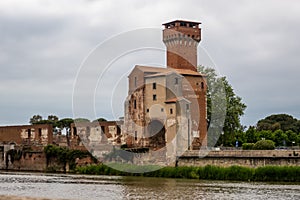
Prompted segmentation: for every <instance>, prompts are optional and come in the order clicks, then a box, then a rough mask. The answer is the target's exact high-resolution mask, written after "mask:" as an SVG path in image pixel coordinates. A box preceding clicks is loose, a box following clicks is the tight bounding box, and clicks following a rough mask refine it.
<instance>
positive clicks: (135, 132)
mask: <svg viewBox="0 0 300 200" xmlns="http://www.w3.org/2000/svg"><path fill="white" fill-rule="evenodd" d="M134 140H135V141H137V131H134Z"/></svg>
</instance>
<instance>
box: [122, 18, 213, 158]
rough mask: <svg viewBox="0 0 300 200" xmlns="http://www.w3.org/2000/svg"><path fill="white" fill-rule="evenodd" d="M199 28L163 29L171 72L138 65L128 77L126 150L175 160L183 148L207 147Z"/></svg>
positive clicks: (177, 25) (181, 24)
mask: <svg viewBox="0 0 300 200" xmlns="http://www.w3.org/2000/svg"><path fill="white" fill-rule="evenodd" d="M200 24H201V23H199V22H191V21H184V20H175V21H171V22H168V23H165V24H163V25H164V29H163V42H164V43H165V45H166V47H167V51H166V52H167V53H166V64H167V67H166V68H159V67H152V66H140V65H136V66H135V67H134V69H133V70H132V71H131V73H130V74H129V76H128V79H129V91H128V97H127V99H126V102H125V119H124V128H125V129H124V140H125V141H126V144H127V146H128V147H131V148H140V147H142V148H149V149H150V150H152V151H159V150H161V149H166V151H167V155H169V156H172V155H175V154H176V155H178V152H179V151H180V152H181V150H178V149H180V148H179V146H184V148H183V151H185V150H188V149H199V148H200V147H205V146H207V140H206V138H207V121H206V117H207V116H206V90H207V87H206V76H205V75H203V74H200V73H199V72H197V46H198V44H199V42H200V41H201V29H200V28H199V25H200ZM179 135H180V136H179ZM178 136H179V137H178ZM182 144H184V145H182ZM164 147H166V148H164Z"/></svg>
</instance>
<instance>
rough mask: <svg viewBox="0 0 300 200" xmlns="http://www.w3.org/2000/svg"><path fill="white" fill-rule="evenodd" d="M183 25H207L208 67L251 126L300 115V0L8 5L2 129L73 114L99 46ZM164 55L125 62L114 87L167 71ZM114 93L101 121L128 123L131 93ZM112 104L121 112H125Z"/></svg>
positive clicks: (2, 50) (9, 0)
mask: <svg viewBox="0 0 300 200" xmlns="http://www.w3.org/2000/svg"><path fill="white" fill-rule="evenodd" d="M174 19H187V20H193V21H201V22H202V41H201V44H200V46H199V49H202V50H204V51H202V50H201V51H199V54H201V55H199V57H200V59H199V61H198V63H199V64H207V62H206V61H205V60H204V59H203V60H201V58H202V57H210V58H211V63H214V66H212V67H216V69H217V70H218V72H219V73H220V74H221V75H223V76H226V77H227V79H228V80H229V82H230V83H231V85H232V86H233V88H234V90H235V92H236V94H237V95H239V96H240V97H242V99H243V101H244V102H245V104H246V105H247V110H246V112H245V115H244V116H243V117H242V123H243V124H244V125H254V124H255V123H256V122H257V121H258V120H259V119H261V118H264V117H266V116H268V115H270V114H275V113H287V114H291V115H293V116H294V117H297V118H300V113H299V109H300V94H299V86H300V79H299V74H300V56H299V54H300V42H299V36H300V3H299V1H296V0H285V1H282V0H264V1H261V0H247V1H245V0H226V1H223V0H219V1H217V0H185V1H182V0H180V1H179V0H151V1H150V0H149V1H142V0H119V1H117V0H77V1H74V0H60V1H53V0H26V1H22V0H19V1H17V0H1V1H0V70H1V73H0V94H1V98H0V125H11V124H27V123H28V121H29V118H30V117H31V116H32V115H34V114H40V115H42V116H44V117H47V116H48V115H50V114H55V115H58V116H59V117H60V118H65V117H72V116H73V110H72V93H73V89H74V88H73V86H74V85H76V84H74V83H75V79H76V76H77V75H78V72H79V76H80V71H79V69H80V66H81V65H82V63H83V64H84V62H83V61H84V59H86V58H87V56H88V55H89V54H90V53H91V51H92V50H93V49H95V47H96V46H97V45H98V46H99V44H101V43H103V41H108V40H113V39H112V38H115V37H116V36H118V35H120V34H122V33H126V32H128V31H132V30H137V29H142V28H154V29H157V30H162V28H163V27H162V26H161V24H162V23H165V22H168V21H170V20H174ZM129 38H130V37H129ZM158 40H161V38H158ZM159 42H161V41H159ZM100 46H101V45H100ZM162 47H163V44H162ZM158 52H159V51H152V52H151V53H148V54H147V53H145V52H137V53H135V54H129V55H127V57H126V56H123V57H122V59H119V60H118V62H115V63H114V64H113V65H114V67H113V68H111V69H116V68H118V67H120V71H122V73H118V70H111V71H110V72H109V73H108V74H109V77H110V78H109V80H110V81H111V82H112V84H113V83H118V84H116V85H117V86H115V87H114V88H113V89H115V88H118V87H119V86H120V85H121V86H122V88H123V87H125V86H124V84H123V83H122V84H120V83H121V82H122V81H123V82H124V83H126V76H127V75H128V72H129V71H130V69H131V68H132V67H133V65H134V64H151V63H153V64H156V65H164V62H165V61H164V60H163V59H165V58H164V56H161V55H162V53H161V52H160V53H158ZM204 52H207V53H206V55H205V56H203V55H202V54H203V53H204ZM156 53H157V54H159V55H157V57H156V58H155V59H154V60H153V61H151V58H152V57H151V56H150V55H152V56H153V55H155V54H156ZM163 55H164V54H163ZM162 57H163V59H162ZM125 63H126V64H125ZM207 65H209V64H207ZM212 65H213V64H212ZM122 66H126V67H123V68H122ZM128 66H130V67H129V68H128ZM99 68H101V66H100V65H99ZM121 69H122V70H121ZM101 70H103V69H100V71H101ZM124 72H127V74H126V73H124ZM106 77H107V76H106ZM120 80H122V81H120ZM98 81H99V80H98ZM100 82H101V80H100ZM100 85H101V84H100ZM125 85H126V84H125ZM105 88H106V87H103V86H102V87H100V86H99V87H97V89H96V91H97V92H96V93H97V94H96V95H95V101H96V103H95V105H96V110H97V112H96V116H97V117H104V118H107V119H110V120H113V119H114V118H117V117H120V116H122V108H123V102H122V101H123V100H124V98H125V96H126V92H127V91H126V90H124V89H123V90H121V89H119V91H122V92H115V93H114V94H113V96H114V98H113V99H114V100H113V102H108V101H109V100H108V99H106V98H104V97H103V96H101V95H100V93H101V94H102V95H103V94H106V93H105V92H106V91H105ZM108 88H109V87H108ZM109 90H110V91H111V88H109ZM102 97H103V98H102ZM106 104H111V105H115V106H113V108H115V109H113V110H114V111H113V112H115V114H112V113H111V110H112V109H111V107H109V106H105V105H106ZM101 105H104V106H101Z"/></svg>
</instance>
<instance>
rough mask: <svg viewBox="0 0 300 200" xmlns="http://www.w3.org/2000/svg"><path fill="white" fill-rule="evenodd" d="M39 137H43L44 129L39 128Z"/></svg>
mask: <svg viewBox="0 0 300 200" xmlns="http://www.w3.org/2000/svg"><path fill="white" fill-rule="evenodd" d="M38 137H39V138H41V137H42V129H41V128H39V136H38Z"/></svg>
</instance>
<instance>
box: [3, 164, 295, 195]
mask: <svg viewBox="0 0 300 200" xmlns="http://www.w3.org/2000/svg"><path fill="white" fill-rule="evenodd" d="M117 169H118V170H117ZM14 172H16V173H24V174H34V173H37V174H49V175H50V174H62V175H63V174H66V175H95V176H98V175H99V176H101V175H104V176H124V177H126V176H127V177H130V176H134V177H155V178H176V179H194V180H217V181H247V182H294V183H300V166H265V167H258V168H250V167H242V166H231V167H221V166H213V165H207V166H204V167H196V166H178V167H161V166H157V165H145V166H137V165H132V164H120V163H110V164H107V165H105V164H98V165H89V166H84V167H77V168H76V169H75V170H74V171H70V172H61V171H35V170H3V169H2V170H0V173H3V174H5V173H14ZM0 200H1V199H0Z"/></svg>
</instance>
